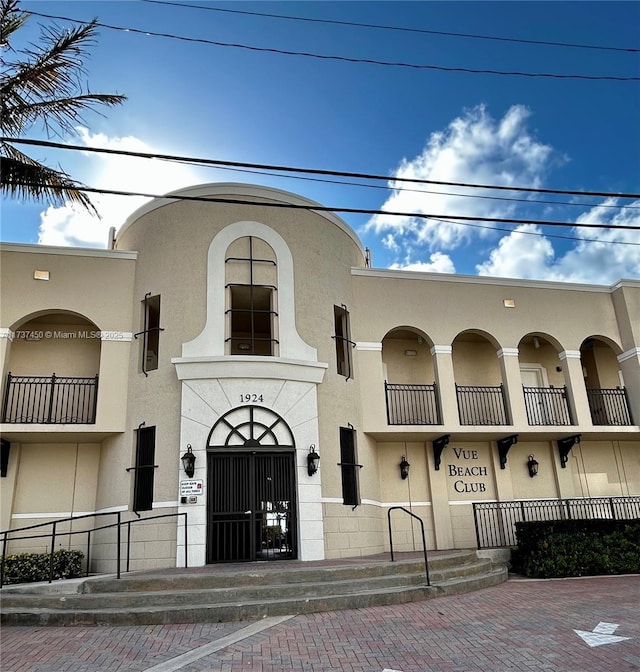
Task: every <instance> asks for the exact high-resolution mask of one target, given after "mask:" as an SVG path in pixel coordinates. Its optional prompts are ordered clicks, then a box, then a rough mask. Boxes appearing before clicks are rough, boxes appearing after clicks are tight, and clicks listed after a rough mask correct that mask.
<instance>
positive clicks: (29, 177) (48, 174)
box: [0, 142, 100, 217]
mask: <svg viewBox="0 0 640 672" xmlns="http://www.w3.org/2000/svg"><path fill="white" fill-rule="evenodd" d="M0 184H1V190H2V193H3V194H4V195H6V196H9V197H11V198H17V199H27V200H36V201H48V202H49V203H50V204H52V205H64V204H65V203H66V202H67V201H71V202H72V203H77V204H78V205H81V206H82V207H83V208H85V209H87V210H88V211H89V212H91V213H92V214H94V215H96V216H97V217H99V216H100V215H99V214H98V211H97V210H96V208H95V206H94V205H93V203H92V202H91V200H90V199H89V198H88V196H87V195H86V194H84V193H83V192H82V191H80V189H81V188H82V186H83V185H82V184H81V183H79V182H76V181H75V180H73V179H71V177H70V176H69V175H68V174H67V173H65V172H64V171H62V170H54V169H53V168H49V167H48V166H45V165H44V164H42V163H39V162H38V161H35V160H34V159H32V158H31V157H29V156H27V155H26V154H23V153H22V152H20V151H19V150H17V149H16V148H15V147H12V146H11V145H8V144H7V143H4V142H3V143H1V145H0Z"/></svg>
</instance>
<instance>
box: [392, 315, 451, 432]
mask: <svg viewBox="0 0 640 672" xmlns="http://www.w3.org/2000/svg"><path fill="white" fill-rule="evenodd" d="M432 345H433V344H432V343H431V341H430V339H429V338H428V337H427V336H426V335H425V334H424V333H422V332H421V331H420V330H418V329H414V328H412V327H399V328H396V329H393V330H392V331H390V332H388V333H387V335H386V336H385V337H384V338H383V340H382V365H383V369H384V379H385V383H384V386H385V397H386V404H387V422H388V424H389V425H439V424H441V422H442V420H441V412H440V400H439V396H438V389H437V385H436V382H435V372H434V371H435V369H434V364H433V356H432V354H431V346H432Z"/></svg>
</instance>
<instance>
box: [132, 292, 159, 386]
mask: <svg viewBox="0 0 640 672" xmlns="http://www.w3.org/2000/svg"><path fill="white" fill-rule="evenodd" d="M161 331H164V329H163V328H162V327H161V326H160V295H156V296H151V292H147V293H146V294H145V296H144V300H143V301H142V331H139V332H138V333H136V334H134V335H133V336H134V338H135V339H138V338H140V339H141V345H140V371H142V373H144V375H145V376H148V375H149V373H148V372H149V371H155V370H156V369H157V368H158V354H159V351H160V332H161Z"/></svg>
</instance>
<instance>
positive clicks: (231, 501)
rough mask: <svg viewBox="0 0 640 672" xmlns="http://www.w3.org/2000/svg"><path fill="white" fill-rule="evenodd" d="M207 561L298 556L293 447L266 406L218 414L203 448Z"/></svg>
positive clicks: (287, 432) (286, 431) (281, 424)
mask: <svg viewBox="0 0 640 672" xmlns="http://www.w3.org/2000/svg"><path fill="white" fill-rule="evenodd" d="M207 473H208V478H207V517H208V520H207V563H214V562H243V561H252V560H282V559H288V558H296V557H297V539H296V530H297V524H296V483H295V447H294V445H293V436H292V434H291V430H290V429H289V427H288V426H287V424H286V423H285V422H284V420H283V419H282V418H280V416H278V415H277V414H276V413H274V412H273V411H271V410H269V409H265V408H264V407H258V406H245V407H241V408H238V409H234V410H233V411H230V412H229V413H227V414H225V415H224V416H222V417H221V418H220V419H219V420H218V422H217V423H216V425H214V427H213V429H212V430H211V434H210V436H209V446H208V453H207Z"/></svg>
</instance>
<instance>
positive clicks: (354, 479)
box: [339, 427, 362, 508]
mask: <svg viewBox="0 0 640 672" xmlns="http://www.w3.org/2000/svg"><path fill="white" fill-rule="evenodd" d="M339 466H340V469H341V470H342V503H343V504H348V505H349V506H353V507H354V508H355V507H356V506H358V504H360V493H359V488H358V470H359V469H360V467H361V466H362V465H360V464H358V455H357V448H356V430H355V429H354V428H353V427H340V465H339Z"/></svg>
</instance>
